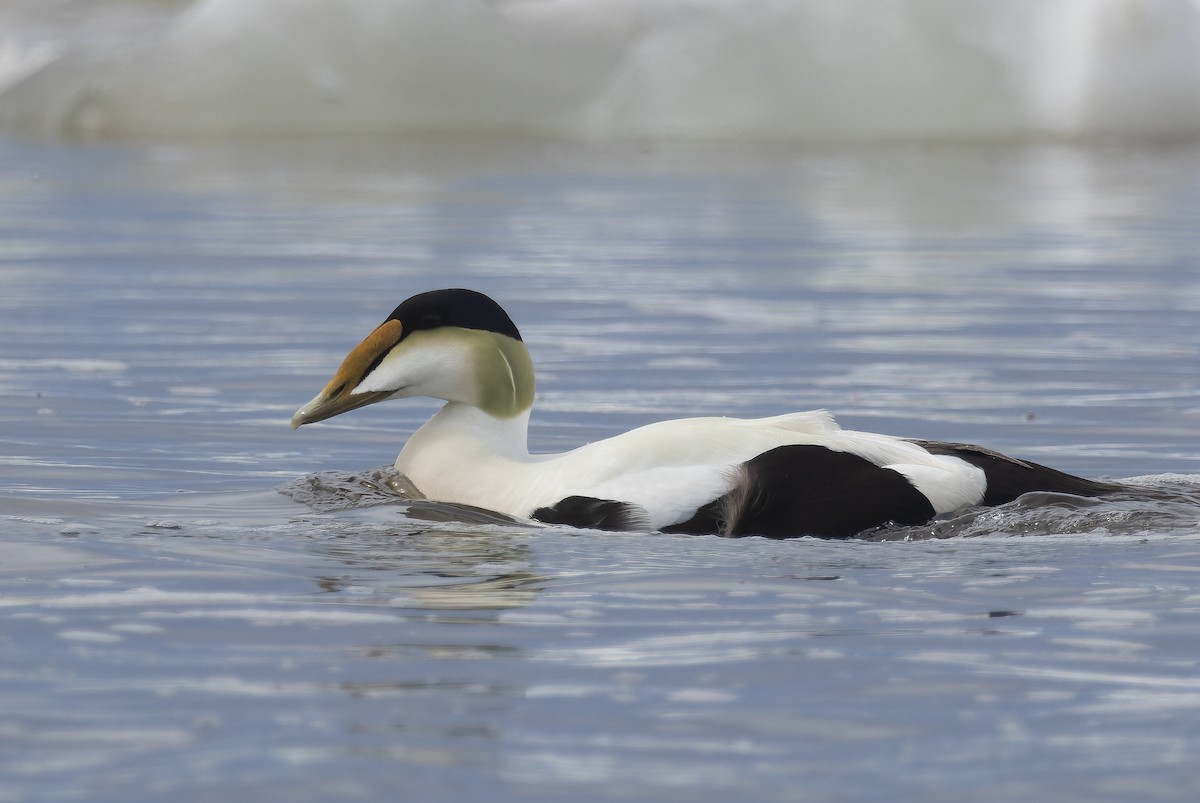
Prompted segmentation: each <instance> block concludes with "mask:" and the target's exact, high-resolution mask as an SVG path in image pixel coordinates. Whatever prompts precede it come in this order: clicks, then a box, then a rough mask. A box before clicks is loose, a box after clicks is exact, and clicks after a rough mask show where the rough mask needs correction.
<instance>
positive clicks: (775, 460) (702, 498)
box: [292, 290, 1108, 537]
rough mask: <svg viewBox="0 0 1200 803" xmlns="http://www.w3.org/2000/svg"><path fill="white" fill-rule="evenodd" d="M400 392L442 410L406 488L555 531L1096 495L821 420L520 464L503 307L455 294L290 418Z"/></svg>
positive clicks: (589, 449) (527, 371)
mask: <svg viewBox="0 0 1200 803" xmlns="http://www.w3.org/2000/svg"><path fill="white" fill-rule="evenodd" d="M407 396H433V397H435V398H441V399H445V400H446V402H447V403H446V405H445V406H444V407H443V408H442V409H441V410H439V411H438V412H437V413H436V414H435V415H434V416H433V418H431V419H430V420H429V421H428V422H427V423H426V424H424V425H423V426H422V427H420V428H419V429H418V430H417V431H416V432H415V433H413V435H412V437H410V438H409V440H408V442H407V443H406V444H405V445H404V448H403V449H402V450H401V452H400V455H399V456H398V457H397V458H396V468H397V470H399V471H401V472H402V473H404V474H405V475H406V476H407V477H408V478H409V479H410V480H411V481H412V482H413V484H414V485H415V486H416V487H417V488H418V489H420V491H421V492H422V493H424V494H425V495H426V496H427V497H429V498H430V499H435V500H439V501H444V502H453V503H459V504H467V505H472V506H475V507H482V508H487V509H489V510H494V511H497V512H501V513H506V514H509V515H511V516H517V517H522V518H533V519H537V520H540V521H543V522H548V523H555V524H570V525H575V526H583V527H600V528H604V529H622V530H645V531H653V530H665V531H680V532H696V533H718V534H722V535H753V534H760V535H769V536H775V537H786V536H799V535H817V536H824V537H845V536H850V535H854V534H856V533H859V532H861V531H863V530H866V529H870V528H872V527H877V526H880V525H883V524H887V523H890V522H895V523H898V524H920V523H922V522H924V521H927V520H929V519H930V518H932V517H933V516H935V515H938V514H943V513H950V512H953V511H955V510H959V509H962V508H966V507H970V506H973V505H979V504H999V503H1002V502H1006V501H1009V500H1010V499H1013V498H1015V497H1016V496H1019V495H1020V494H1022V493H1025V492H1028V491H1033V490H1043V491H1060V492H1064V493H1074V494H1081V495H1096V494H1099V493H1103V492H1104V491H1105V490H1107V489H1108V486H1105V485H1103V484H1101V483H1095V482H1092V481H1090V480H1085V479H1082V478H1078V477H1073V476H1071V475H1067V474H1063V473H1061V472H1058V471H1055V470H1053V469H1049V468H1046V467H1044V466H1039V465H1037V464H1033V463H1026V462H1024V461H1019V460H1014V459H1012V458H1007V457H1004V456H1003V455H999V454H996V453H993V452H988V451H986V450H983V449H979V448H977V447H972V446H963V445H959V444H947V443H928V442H917V441H912V440H906V439H902V438H895V437H891V436H888V435H877V434H872V433H864V432H852V431H848V430H843V429H841V428H840V427H838V425H837V424H836V423H835V422H834V420H833V418H832V417H831V416H830V415H829V414H828V413H825V412H824V411H816V412H804V413H791V414H788V415H782V416H775V417H772V418H760V419H737V418H689V419H681V420H675V421H664V422H660V423H656V424H650V425H648V426H644V427H640V428H638V429H634V430H631V431H629V432H626V433H624V434H621V435H618V436H616V437H613V438H609V439H607V440H602V441H596V442H594V443H589V444H587V445H585V446H581V447H579V448H578V449H574V450H572V451H569V452H565V453H563V454H548V455H531V454H530V453H529V451H528V448H527V436H528V424H529V412H530V407H531V405H532V402H533V367H532V362H531V361H530V359H529V354H528V351H527V350H526V348H525V346H524V344H523V343H522V342H521V339H520V334H519V333H518V332H517V329H516V327H515V326H514V325H513V323H512V321H511V319H509V318H508V316H507V315H506V314H505V313H504V311H503V310H502V309H501V308H500V307H499V306H498V305H496V304H495V302H493V301H492V300H491V299H489V298H487V297H486V296H483V295H481V294H479V293H475V292H473V291H469V290H439V291H434V292H432V293H424V294H422V295H419V296H414V297H413V298H411V299H409V300H408V301H406V302H404V303H403V304H401V305H400V306H399V307H397V308H396V310H395V311H394V312H393V313H392V315H391V316H390V317H389V318H388V320H387V321H385V322H384V323H383V324H381V325H380V326H379V327H378V328H377V329H376V330H375V331H374V332H372V333H371V335H369V336H368V337H367V339H366V340H364V341H363V342H362V343H361V344H360V345H359V346H358V347H356V348H355V349H354V350H353V351H352V352H351V353H350V355H349V356H347V358H346V360H345V361H344V362H343V364H342V366H341V368H340V369H339V370H338V372H337V374H335V376H334V378H333V379H332V380H331V381H330V383H329V384H328V385H327V386H326V387H325V389H324V390H323V391H322V392H321V393H320V394H319V395H318V396H317V397H316V398H314V399H313V400H312V401H311V402H309V403H308V404H307V405H305V406H304V407H302V408H301V409H300V410H298V411H297V412H296V415H295V417H294V418H293V419H292V424H293V426H299V425H301V424H305V423H309V422H312V421H319V420H322V419H324V418H328V417H330V416H333V415H337V414H338V413H341V412H345V411H346V410H350V409H353V408H355V407H360V406H363V405H365V404H369V403H372V402H375V401H382V400H383V399H386V398H393V397H407Z"/></svg>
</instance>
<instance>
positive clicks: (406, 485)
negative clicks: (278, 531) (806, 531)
mask: <svg viewBox="0 0 1200 803" xmlns="http://www.w3.org/2000/svg"><path fill="white" fill-rule="evenodd" d="M1119 484H1121V485H1123V486H1124V489H1123V490H1122V491H1121V492H1119V493H1115V494H1110V495H1107V496H1104V497H1098V498H1090V497H1080V496H1071V495H1068V494H1058V493H1049V492H1033V493H1028V494H1025V495H1024V496H1021V497H1020V498H1018V499H1016V500H1014V501H1012V502H1009V503H1008V504H1004V505H999V506H996V507H977V508H971V509H968V510H964V511H960V512H958V513H955V514H951V515H948V516H944V517H941V518H938V519H935V520H933V521H931V522H928V523H926V524H922V525H915V526H899V525H894V526H885V527H880V528H877V529H875V530H870V531H866V532H864V533H862V534H861V535H860V536H859V537H858V538H859V539H862V540H868V541H923V540H928V539H941V538H956V537H958V538H973V537H980V536H1002V537H1011V536H1069V537H1075V536H1094V537H1113V536H1117V537H1126V538H1146V537H1150V536H1181V535H1182V536H1189V537H1190V536H1195V535H1196V520H1197V519H1196V517H1197V514H1198V512H1200V475H1185V474H1157V475H1150V476H1145V477H1133V478H1129V479H1126V480H1121V481H1119ZM278 491H279V492H280V493H281V494H283V495H284V496H287V497H289V498H290V499H292V501H294V502H298V503H300V504H302V505H305V506H307V507H309V508H311V509H312V510H314V511H317V512H319V513H337V514H344V515H345V514H348V515H350V516H351V518H353V516H354V514H355V513H360V512H362V511H370V510H372V509H374V508H386V509H388V510H397V509H399V510H402V512H403V516H404V517H405V518H406V519H409V520H411V521H414V522H445V523H450V524H457V525H464V524H471V525H492V526H496V527H500V528H502V529H506V530H509V531H512V530H517V531H521V530H525V529H526V528H530V529H544V527H545V525H541V524H536V523H534V522H529V521H522V520H520V519H514V518H512V517H510V516H506V515H504V514H501V513H495V512H492V511H489V510H483V509H482V508H476V507H470V506H467V505H456V504H451V503H447V502H435V501H432V500H429V499H426V498H425V497H424V496H423V495H422V494H421V493H420V491H419V490H418V489H417V488H416V487H415V486H414V485H413V484H412V483H411V481H410V480H409V479H408V478H407V477H405V476H404V475H403V474H400V473H399V472H397V471H395V469H393V468H392V467H391V466H380V467H379V468H376V469H372V470H370V471H364V472H354V473H346V472H341V471H324V472H320V473H317V474H308V475H305V476H303V477H298V478H297V479H295V480H293V481H292V482H289V483H287V484H286V485H283V486H281V487H280V488H278ZM356 521H357V520H356ZM384 521H385V523H387V524H389V525H394V524H395V519H394V518H385V519H384ZM551 529H555V528H553V527H551ZM559 529H563V528H559ZM565 529H567V530H570V528H565ZM571 531H572V532H577V531H574V530H571ZM797 535H800V534H799V533H798V534H797ZM687 537H693V536H687Z"/></svg>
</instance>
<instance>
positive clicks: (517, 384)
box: [471, 331, 534, 418]
mask: <svg viewBox="0 0 1200 803" xmlns="http://www.w3.org/2000/svg"><path fill="white" fill-rule="evenodd" d="M471 334H472V335H475V336H476V337H477V338H478V340H479V341H481V342H480V343H478V345H477V347H476V349H475V350H474V355H473V356H474V359H475V375H476V380H477V383H478V384H477V387H478V389H479V397H478V399H477V401H476V406H477V407H479V409H481V410H483V411H484V412H485V413H487V414H488V415H493V416H495V417H497V418H512V417H513V416H516V415H520V414H521V413H523V412H525V411H526V410H528V409H529V408H530V407H532V406H533V389H534V377H533V360H532V359H531V358H530V356H529V349H527V348H526V347H525V344H524V343H522V342H521V341H520V340H514V339H513V338H511V337H507V336H505V335H501V334H497V333H495V332H480V331H473V332H471Z"/></svg>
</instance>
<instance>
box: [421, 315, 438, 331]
mask: <svg viewBox="0 0 1200 803" xmlns="http://www.w3.org/2000/svg"><path fill="white" fill-rule="evenodd" d="M441 325H442V314H441V313H440V312H427V313H425V314H424V315H422V316H421V319H420V320H419V321H417V328H418V329H436V328H437V327H439V326H441Z"/></svg>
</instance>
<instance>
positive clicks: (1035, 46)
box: [0, 0, 1200, 140]
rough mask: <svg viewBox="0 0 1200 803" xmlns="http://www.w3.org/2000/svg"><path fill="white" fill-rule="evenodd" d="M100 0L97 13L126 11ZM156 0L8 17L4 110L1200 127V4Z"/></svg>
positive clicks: (292, 124)
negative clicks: (87, 20)
mask: <svg viewBox="0 0 1200 803" xmlns="http://www.w3.org/2000/svg"><path fill="white" fill-rule="evenodd" d="M89 5H91V6H93V10H92V11H91V12H90V14H91V15H92V18H93V22H95V18H97V17H102V16H103V15H104V13H105V11H106V10H107V11H108V13H110V14H111V15H112V16H120V15H128V14H129V13H130V10H129V5H130V4H127V3H118V2H116V0H106V2H97V3H93V4H89ZM158 5H159V4H137V5H135V6H134V8H137V7H140V6H146V7H147V8H146V10H145V11H144V14H145V15H147V17H148V18H151V17H152V18H153V19H151V20H150V21H148V22H146V23H145V24H141V25H132V24H126V23H122V24H121V25H108V26H102V25H101V26H98V25H89V26H78V25H76V26H72V27H70V28H67V27H64V25H63V24H62V23H59V22H58V21H57V20H56V19H54V18H47V19H37V20H35V21H36V22H37V23H38V24H37V25H36V26H35V25H34V24H33V22H31V21H30V20H31V19H32V18H33V17H34V12H33V11H31V10H30V9H26V12H27V13H26V16H25V17H22V18H20V19H18V20H16V21H15V22H14V20H11V19H10V20H7V22H8V23H9V26H8V27H9V31H8V32H7V33H5V34H3V35H0V93H2V94H0V121H2V122H4V123H7V124H8V125H9V126H13V127H17V128H22V129H26V130H34V131H41V132H43V133H64V132H66V133H76V134H80V133H82V134H87V133H97V134H109V135H122V134H145V133H159V134H162V133H284V134H287V133H300V132H309V133H311V132H357V133H363V132H367V133H371V132H375V133H377V132H410V133H411V132H428V131H444V130H448V129H453V130H462V131H472V132H480V131H484V132H487V131H498V130H499V131H508V132H535V133H539V134H553V135H566V136H579V137H614V136H616V137H642V136H649V137H748V138H769V139H798V140H812V139H879V138H916V139H968V140H972V139H987V140H1006V139H1014V138H1017V139H1021V138H1037V137H1104V136H1111V135H1130V136H1151V137H1179V136H1195V135H1196V134H1197V133H1198V132H1200V104H1197V103H1195V98H1196V97H1197V96H1200V14H1198V13H1197V9H1196V5H1195V2H1194V0H1010V2H1004V3H997V2H994V0H959V1H958V2H954V3H946V2H934V0H895V1H894V2H889V3H886V4H874V3H866V4H858V3H843V2H802V1H801V0H795V1H794V2H786V1H785V0H507V2H506V1H504V0H493V2H478V1H477V0H408V1H407V2H398V1H397V0H309V1H308V2H298V1H297V0H200V1H199V2H196V3H193V4H190V5H188V6H186V8H185V10H184V11H183V12H182V13H179V14H178V15H177V16H175V17H174V18H171V17H167V16H165V15H166V14H167V13H169V11H170V9H167V8H165V7H161V6H160V7H157V8H151V6H158ZM31 8H36V6H31ZM16 23H24V25H25V29H24V30H22V29H15V30H14V29H13V26H14V25H15V24H16ZM56 23H58V24H57V26H56ZM154 26H157V28H158V30H157V31H155V32H154V33H153V34H148V33H147V31H148V29H153V28H154ZM95 30H102V31H104V35H103V36H100V37H98V35H96V34H95V33H89V31H95ZM121 31H127V32H129V33H128V34H127V40H126V41H124V42H122V43H120V44H121V46H120V47H114V41H113V39H114V37H116V36H117V35H118V34H119V33H120V32H121ZM135 33H136V35H135ZM35 34H36V35H35ZM114 53H120V54H121V55H119V56H115V55H114Z"/></svg>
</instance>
